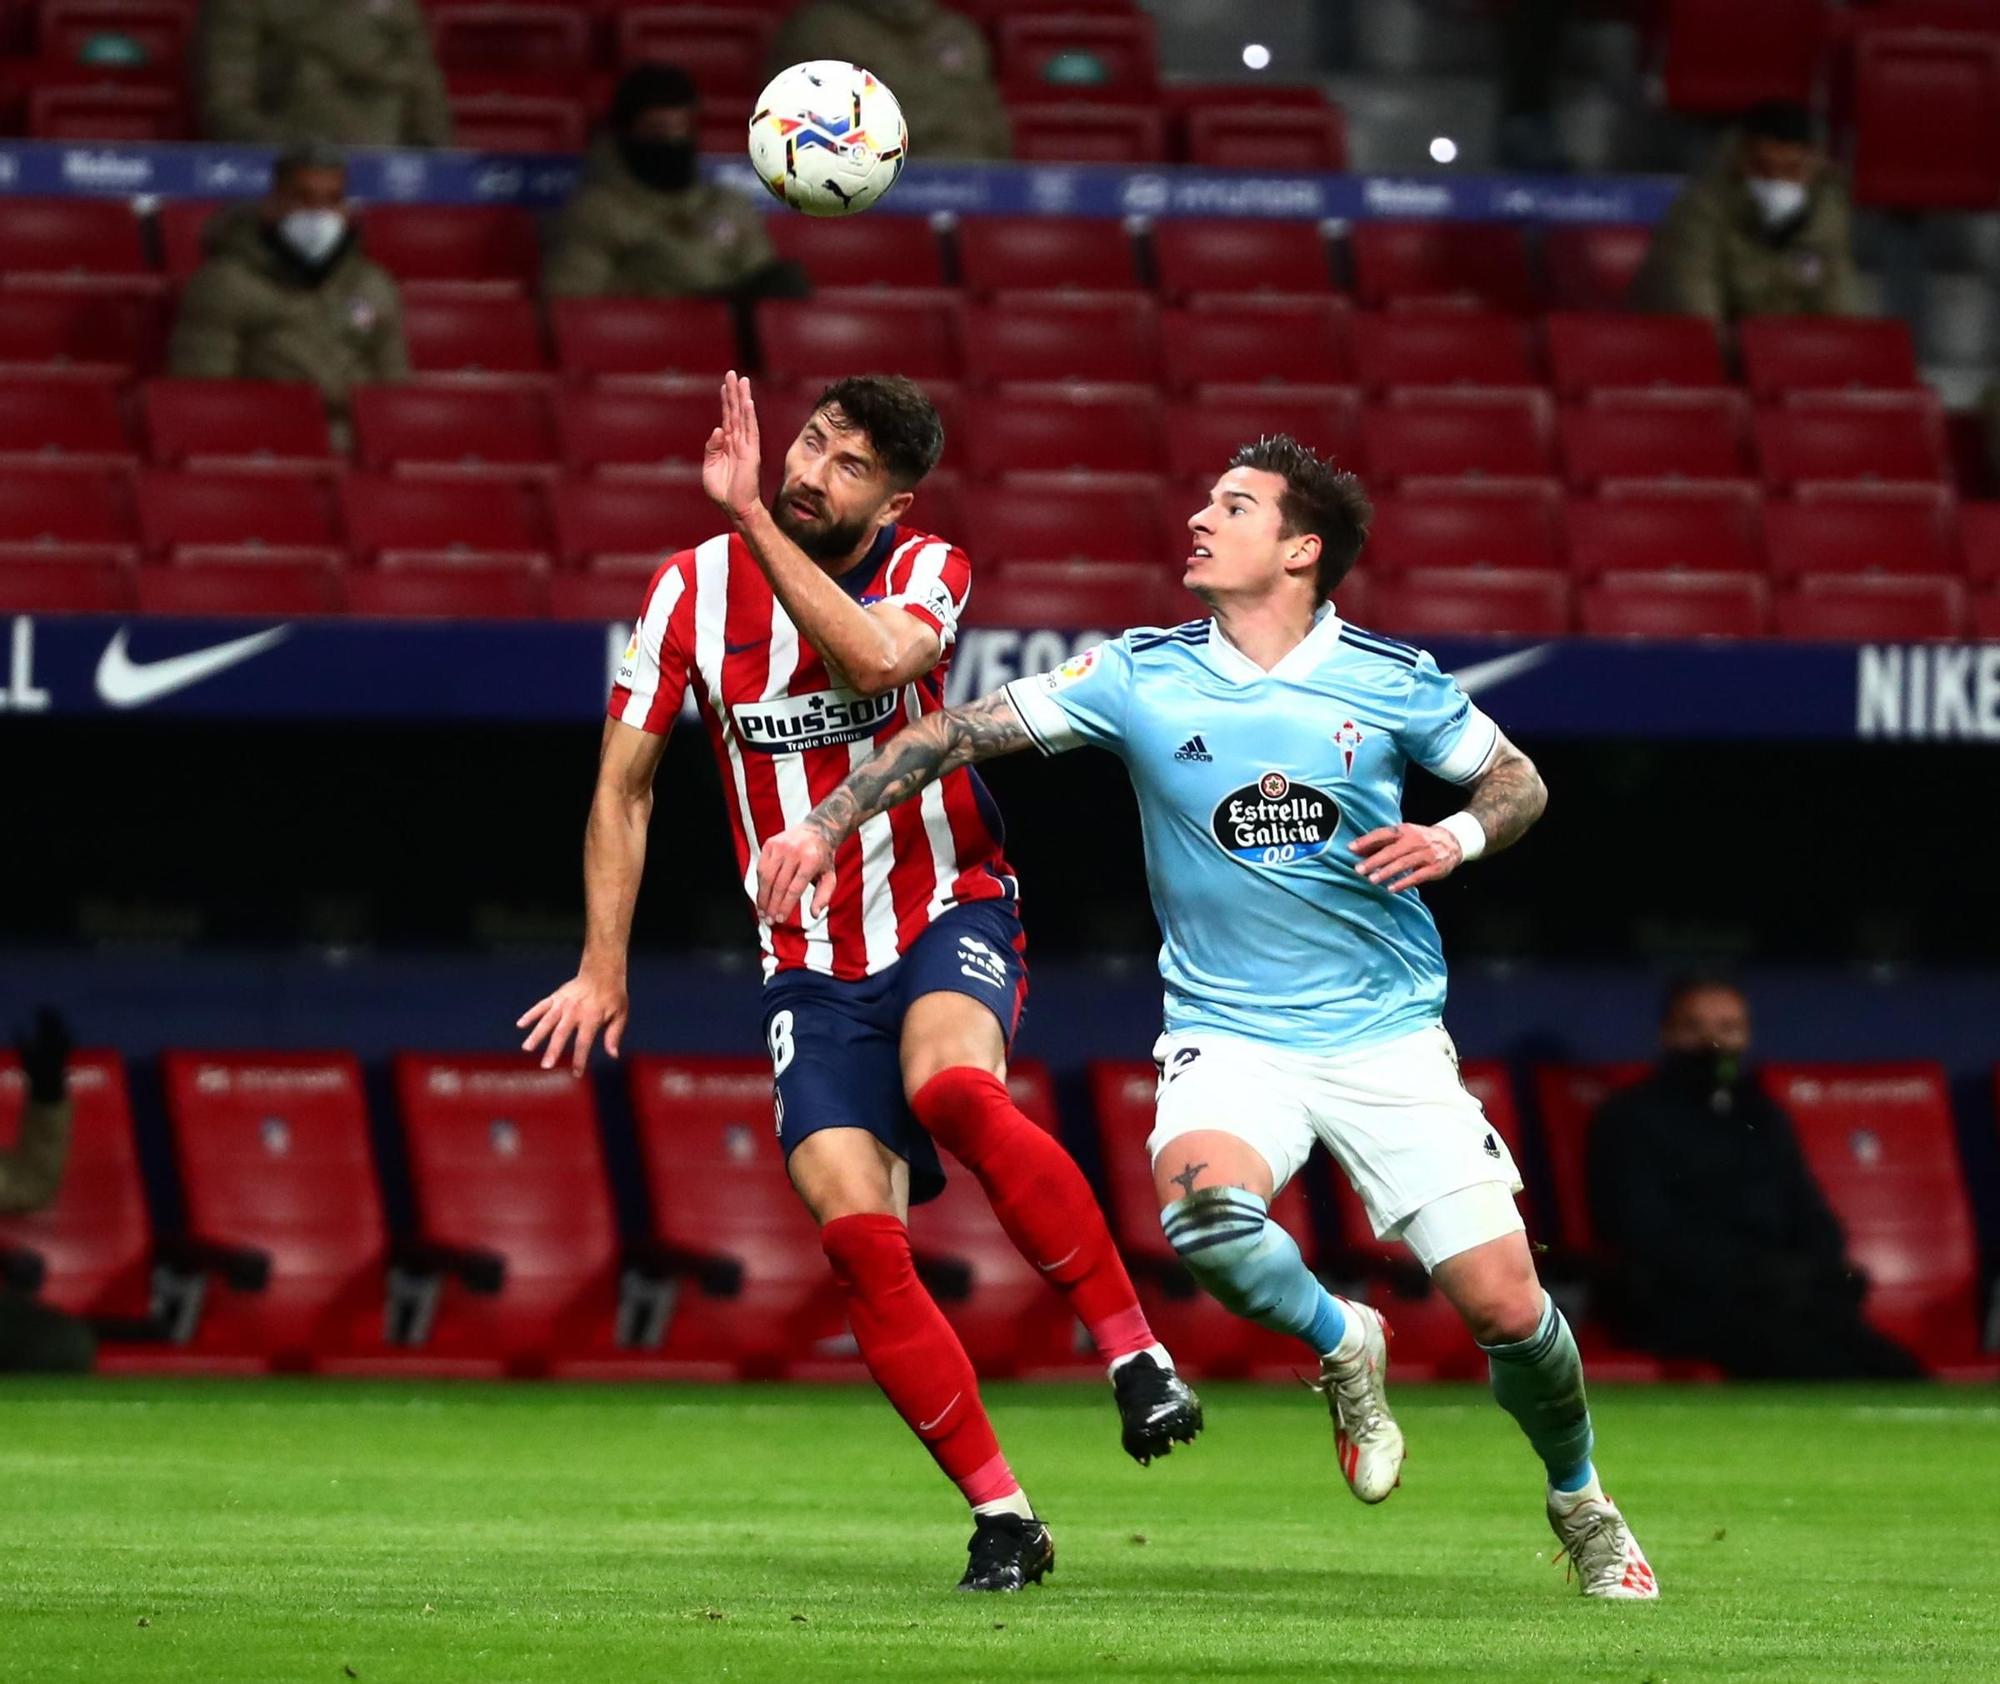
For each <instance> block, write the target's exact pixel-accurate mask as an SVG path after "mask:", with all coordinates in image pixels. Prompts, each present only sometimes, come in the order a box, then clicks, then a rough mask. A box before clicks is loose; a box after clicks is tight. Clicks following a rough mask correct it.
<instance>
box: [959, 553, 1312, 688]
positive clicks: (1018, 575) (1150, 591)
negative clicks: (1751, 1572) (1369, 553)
mask: <svg viewBox="0 0 2000 1684" xmlns="http://www.w3.org/2000/svg"><path fill="white" fill-rule="evenodd" d="M976 561H977V558H975V563H976ZM1343 588H1344V587H1343ZM1206 612H1207V610H1206V609H1205V608H1203V606H1202V604H1201V603H1200V602H1199V601H1197V600H1196V599H1195V598H1194V597H1192V596H1190V595H1188V593H1187V592H1186V591H1184V590H1183V589H1182V588H1181V569H1180V568H1179V567H1176V566H1174V565H1172V562H1171V561H1170V560H1162V559H1161V558H1160V557H1158V556H1156V557H1154V558H1153V559H1151V560H1147V561H1003V562H1000V563H998V564H996V565H994V566H992V567H990V568H986V569H984V570H982V571H981V573H980V575H979V578H978V583H977V585H976V587H975V588H974V590H973V593H972V599H971V602H970V604H969V605H968V607H967V608H966V612H965V621H964V623H965V624H966V625H968V626H991V627H1002V628H1007V629H1011V630H1015V631H1030V632H1032V631H1038V630H1041V629H1043V628H1045V627H1048V626H1074V627H1082V628H1086V629H1089V630H1094V631H1099V632H1102V633H1103V634H1104V635H1105V636H1107V637H1113V636H1116V635H1117V634H1118V633H1119V632H1121V631H1123V630H1125V629H1126V628H1127V627H1128V626H1178V625H1182V624H1184V623H1185V622H1187V621H1189V620H1192V619H1195V618H1198V617H1199V616H1200V615H1202V614H1204V613H1206ZM1053 636H1054V639H1055V643H1056V644H1057V645H1059V646H1060V647H1054V648H1051V649H1049V650H1048V651H1047V658H1046V660H1045V661H1041V662H1040V664H1041V665H1049V666H1053V665H1054V664H1055V663H1056V662H1058V661H1060V660H1062V659H1063V658H1064V656H1065V655H1067V654H1068V652H1069V649H1070V647H1071V645H1070V644H1069V643H1068V642H1067V641H1065V639H1064V637H1063V635H1062V634H1060V633H1057V634H1053ZM1037 659H1038V657H1037V645H1036V642H1035V640H1034V639H1032V638H1031V639H1029V640H1028V644H1027V646H1026V656H1025V658H1024V662H1023V665H1024V668H1025V670H1027V671H1031V672H1032V671H1036V670H1038V667H1037V664H1036V663H1037Z"/></svg>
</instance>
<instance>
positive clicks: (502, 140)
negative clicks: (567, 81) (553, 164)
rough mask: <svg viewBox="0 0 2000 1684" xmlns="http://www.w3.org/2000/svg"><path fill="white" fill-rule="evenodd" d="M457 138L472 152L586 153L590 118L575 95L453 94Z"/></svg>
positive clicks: (453, 123)
mask: <svg viewBox="0 0 2000 1684" xmlns="http://www.w3.org/2000/svg"><path fill="white" fill-rule="evenodd" d="M451 132H452V139H453V141H454V142H455V144H457V145H458V146H459V147H461V148H463V149H464V150H466V151H468V152H526V153H573V152H581V151H582V150H583V148H584V144H585V142H586V140H587V139H588V138H589V134H590V118H589V114H588V113H587V112H586V110H585V108H584V107H583V105H582V104H581V103H580V102H579V101H577V100H573V99H558V98H552V97H542V96H540V95H532V94H512V93H463V94H462V93H457V92H454V93H453V94H452V96H451Z"/></svg>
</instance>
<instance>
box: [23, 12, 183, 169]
mask: <svg viewBox="0 0 2000 1684" xmlns="http://www.w3.org/2000/svg"><path fill="white" fill-rule="evenodd" d="M198 10H199V6H198V4H197V0H41V21H40V26H39V27H38V29H37V30H36V44H37V45H38V46H39V47H40V49H41V55H42V58H43V59H44V60H45V61H52V62H56V63H61V64H75V65H84V64H87V63H88V62H89V60H88V58H87V56H86V49H88V48H90V47H91V46H92V44H93V43H94V42H95V41H96V40H97V39H98V38H99V37H102V36H106V35H113V36H122V37H123V38H124V39H125V40H127V41H129V42H131V43H132V45H133V46H135V47H137V48H138V49H139V50H140V51H141V52H142V53H143V54H144V55H145V58H144V65H145V69H146V72H147V73H148V74H151V75H168V76H171V75H173V74H175V73H176V72H178V71H179V70H180V68H181V65H182V63H183V61H184V60H185V59H186V57H187V50H188V44H189V42H190V41H191V40H192V39H193V36H194V29H195V15H196V13H197V11H198ZM97 138H104V139H108V138H111V137H109V136H101V137H97Z"/></svg>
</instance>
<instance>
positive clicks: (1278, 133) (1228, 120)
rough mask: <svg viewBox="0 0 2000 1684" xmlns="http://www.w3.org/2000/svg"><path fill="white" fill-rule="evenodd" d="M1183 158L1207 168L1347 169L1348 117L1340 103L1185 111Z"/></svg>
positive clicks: (1320, 170)
mask: <svg viewBox="0 0 2000 1684" xmlns="http://www.w3.org/2000/svg"><path fill="white" fill-rule="evenodd" d="M1187 155H1188V162H1189V163H1191V164H1199V165H1202V166H1203V167H1205V168H1208V169H1224V170H1299V171H1304V172H1310V173H1315V174H1319V173H1325V172H1327V171H1333V170H1344V169H1346V168H1347V120H1346V118H1345V117H1343V116H1342V114H1341V110H1340V107H1339V106H1337V105H1328V106H1322V107H1318V108H1316V109H1308V108H1305V107H1297V108H1292V107H1284V106H1267V105H1242V106H1206V107H1203V108H1201V109H1198V110H1194V111H1190V112H1189V113H1188V114H1187Z"/></svg>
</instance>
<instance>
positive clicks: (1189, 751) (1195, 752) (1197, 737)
mask: <svg viewBox="0 0 2000 1684" xmlns="http://www.w3.org/2000/svg"><path fill="white" fill-rule="evenodd" d="M1174 758H1175V759H1176V760H1202V761H1210V762H1212V761H1213V760H1214V759H1215V756H1214V755H1212V754H1210V753H1209V752H1208V744H1206V743H1205V742H1203V741H1202V740H1201V733H1200V732H1199V731H1197V732H1196V733H1195V734H1194V735H1193V736H1192V737H1190V738H1188V740H1187V741H1186V742H1184V743H1182V744H1181V746H1180V747H1179V748H1177V749H1175V750H1174Z"/></svg>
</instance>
